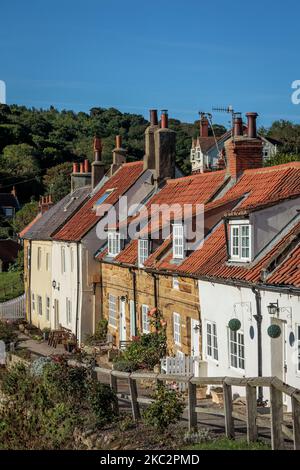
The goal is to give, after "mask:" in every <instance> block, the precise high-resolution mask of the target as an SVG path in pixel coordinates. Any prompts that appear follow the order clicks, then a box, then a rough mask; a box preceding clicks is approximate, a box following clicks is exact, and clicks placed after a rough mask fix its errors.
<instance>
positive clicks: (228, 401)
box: [94, 367, 300, 450]
mask: <svg viewBox="0 0 300 470" xmlns="http://www.w3.org/2000/svg"><path fill="white" fill-rule="evenodd" d="M94 371H95V373H99V374H105V375H107V376H109V378H110V385H111V387H112V389H113V390H114V391H115V392H116V393H117V394H118V380H123V381H124V380H126V381H127V383H128V387H129V392H130V394H129V400H130V403H131V410H132V416H133V419H134V420H139V419H140V417H141V413H140V404H150V403H151V402H152V399H151V398H145V397H139V396H138V391H137V382H138V381H141V380H147V381H148V380H152V381H154V382H156V383H157V384H158V383H164V382H167V381H170V382H174V381H176V382H177V383H185V384H187V390H188V406H187V411H188V428H189V430H190V431H193V430H196V429H197V415H198V414H199V413H205V414H214V415H219V416H220V415H221V416H224V418H225V433H226V436H227V437H229V438H232V439H234V437H235V429H234V419H237V420H240V421H244V422H245V423H246V427H247V440H248V442H254V441H256V440H257V438H258V426H261V427H263V428H270V429H271V443H272V449H283V448H284V436H286V437H287V438H288V439H290V440H292V441H293V443H294V449H295V450H300V390H298V389H296V388H294V387H291V386H289V385H287V384H285V383H283V382H282V381H281V380H279V379H278V378H277V377H251V378H237V377H194V376H191V377H186V376H180V375H177V376H175V375H169V374H155V373H138V372H132V373H127V372H120V371H116V370H110V369H104V368H101V367H96V368H95V369H94ZM207 385H218V386H220V387H222V388H223V397H224V407H223V410H222V409H216V408H213V407H211V408H207V407H200V406H198V404H197V386H207ZM232 386H235V387H243V388H244V389H245V395H246V414H245V415H243V414H242V413H239V412H236V411H234V407H233V398H232ZM257 387H266V388H268V389H269V391H270V415H269V416H266V415H265V414H264V415H260V414H259V413H258V407H257ZM283 394H285V395H287V396H289V397H290V398H291V403H292V423H293V429H292V430H291V429H290V428H289V427H288V426H287V425H286V424H285V423H284V421H283V409H284V407H283ZM116 407H117V409H116V411H117V412H118V405H116Z"/></svg>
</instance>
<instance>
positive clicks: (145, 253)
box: [138, 238, 150, 267]
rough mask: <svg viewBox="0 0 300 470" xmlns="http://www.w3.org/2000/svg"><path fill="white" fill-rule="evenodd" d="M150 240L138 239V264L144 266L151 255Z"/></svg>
mask: <svg viewBox="0 0 300 470" xmlns="http://www.w3.org/2000/svg"><path fill="white" fill-rule="evenodd" d="M149 245H150V243H149V240H148V238H139V240H138V265H139V267H143V266H144V263H145V261H146V260H147V259H148V257H149Z"/></svg>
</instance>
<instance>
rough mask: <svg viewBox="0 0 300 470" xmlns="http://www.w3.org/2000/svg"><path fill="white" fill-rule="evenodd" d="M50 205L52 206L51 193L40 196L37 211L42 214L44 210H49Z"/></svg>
mask: <svg viewBox="0 0 300 470" xmlns="http://www.w3.org/2000/svg"><path fill="white" fill-rule="evenodd" d="M51 206H53V202H52V196H51V194H50V195H49V196H41V197H40V201H39V211H40V213H41V214H44V213H45V212H47V210H49V209H50V207H51Z"/></svg>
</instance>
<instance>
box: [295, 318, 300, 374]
mask: <svg viewBox="0 0 300 470" xmlns="http://www.w3.org/2000/svg"><path fill="white" fill-rule="evenodd" d="M296 348H297V369H296V370H297V375H299V374H300V323H297V324H296Z"/></svg>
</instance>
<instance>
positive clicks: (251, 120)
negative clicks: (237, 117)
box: [246, 113, 258, 139]
mask: <svg viewBox="0 0 300 470" xmlns="http://www.w3.org/2000/svg"><path fill="white" fill-rule="evenodd" d="M246 116H247V120H248V137H249V138H250V139H255V138H256V137H257V133H256V118H257V116H258V114H257V113H246Z"/></svg>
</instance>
